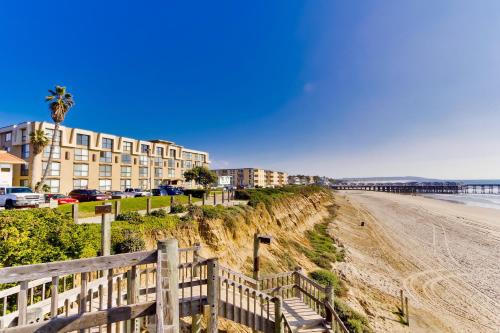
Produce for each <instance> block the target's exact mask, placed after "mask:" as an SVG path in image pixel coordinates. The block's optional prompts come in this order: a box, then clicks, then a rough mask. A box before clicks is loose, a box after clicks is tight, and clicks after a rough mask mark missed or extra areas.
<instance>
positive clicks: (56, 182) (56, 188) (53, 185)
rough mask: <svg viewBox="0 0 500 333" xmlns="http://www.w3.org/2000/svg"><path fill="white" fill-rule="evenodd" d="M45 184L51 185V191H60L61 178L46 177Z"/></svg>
mask: <svg viewBox="0 0 500 333" xmlns="http://www.w3.org/2000/svg"><path fill="white" fill-rule="evenodd" d="M45 185H48V186H49V187H50V190H49V192H50V193H59V179H46V180H45Z"/></svg>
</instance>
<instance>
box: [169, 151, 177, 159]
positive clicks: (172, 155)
mask: <svg viewBox="0 0 500 333" xmlns="http://www.w3.org/2000/svg"><path fill="white" fill-rule="evenodd" d="M170 157H172V158H173V159H175V157H176V151H175V149H170Z"/></svg>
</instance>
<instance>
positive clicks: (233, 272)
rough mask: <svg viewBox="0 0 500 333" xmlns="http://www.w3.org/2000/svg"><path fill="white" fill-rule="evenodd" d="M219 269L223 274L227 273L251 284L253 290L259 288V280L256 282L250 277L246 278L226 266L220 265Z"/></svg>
mask: <svg viewBox="0 0 500 333" xmlns="http://www.w3.org/2000/svg"><path fill="white" fill-rule="evenodd" d="M219 269H220V270H221V271H223V272H226V273H227V274H229V275H234V276H237V277H238V278H240V279H242V280H243V281H245V282H248V283H250V284H251V286H250V287H252V288H255V287H256V286H257V280H255V279H253V278H251V277H249V276H246V275H244V274H241V273H239V272H236V271H234V270H232V269H231V268H229V267H226V266H223V265H221V264H219ZM222 276H223V277H224V275H222Z"/></svg>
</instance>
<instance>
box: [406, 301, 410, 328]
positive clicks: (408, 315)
mask: <svg viewBox="0 0 500 333" xmlns="http://www.w3.org/2000/svg"><path fill="white" fill-rule="evenodd" d="M405 305H406V306H405V308H406V311H405V312H406V325H408V326H410V311H408V297H405Z"/></svg>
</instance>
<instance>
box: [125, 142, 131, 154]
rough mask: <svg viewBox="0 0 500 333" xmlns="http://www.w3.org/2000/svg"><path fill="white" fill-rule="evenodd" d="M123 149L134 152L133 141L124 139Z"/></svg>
mask: <svg viewBox="0 0 500 333" xmlns="http://www.w3.org/2000/svg"><path fill="white" fill-rule="evenodd" d="M123 151H125V152H129V153H131V152H132V142H128V141H123Z"/></svg>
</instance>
